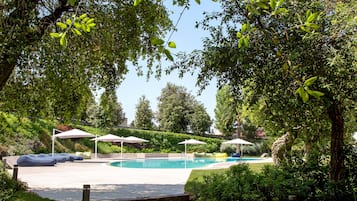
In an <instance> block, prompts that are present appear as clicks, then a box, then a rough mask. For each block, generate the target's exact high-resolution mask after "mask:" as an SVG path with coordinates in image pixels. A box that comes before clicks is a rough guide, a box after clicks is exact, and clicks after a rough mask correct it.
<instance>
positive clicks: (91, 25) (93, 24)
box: [87, 23, 96, 28]
mask: <svg viewBox="0 0 357 201" xmlns="http://www.w3.org/2000/svg"><path fill="white" fill-rule="evenodd" d="M95 25H96V24H95V23H90V24H87V26H88V27H90V28H93V27H95Z"/></svg>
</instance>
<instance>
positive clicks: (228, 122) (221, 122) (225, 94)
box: [214, 85, 237, 135]
mask: <svg viewBox="0 0 357 201" xmlns="http://www.w3.org/2000/svg"><path fill="white" fill-rule="evenodd" d="M236 108H237V102H236V101H235V99H234V97H233V95H232V94H231V91H230V87H229V86H228V85H225V86H223V87H222V88H221V89H220V90H218V92H217V94H216V108H215V109H214V113H215V118H216V121H215V124H216V128H217V129H218V130H219V131H220V132H222V133H223V134H224V135H232V133H233V132H234V130H235V129H236V128H235V127H234V123H235V122H236V116H237V114H236Z"/></svg>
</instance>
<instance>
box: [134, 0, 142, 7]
mask: <svg viewBox="0 0 357 201" xmlns="http://www.w3.org/2000/svg"><path fill="white" fill-rule="evenodd" d="M141 2H142V0H134V6H138V5H139V4H140V3H141Z"/></svg>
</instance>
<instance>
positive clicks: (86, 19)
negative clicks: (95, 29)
mask: <svg viewBox="0 0 357 201" xmlns="http://www.w3.org/2000/svg"><path fill="white" fill-rule="evenodd" d="M88 20H90V18H89V17H85V18H84V19H82V21H83V22H87V21H88Z"/></svg>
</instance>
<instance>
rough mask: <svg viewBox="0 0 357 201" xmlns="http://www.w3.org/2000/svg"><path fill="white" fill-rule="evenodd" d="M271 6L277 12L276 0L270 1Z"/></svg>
mask: <svg viewBox="0 0 357 201" xmlns="http://www.w3.org/2000/svg"><path fill="white" fill-rule="evenodd" d="M269 4H270V8H271V9H273V10H275V8H276V0H270V3H269Z"/></svg>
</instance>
